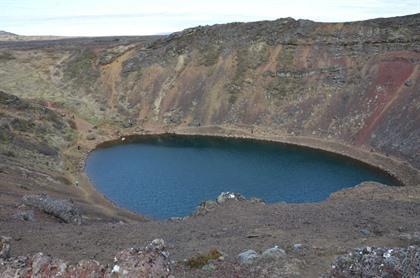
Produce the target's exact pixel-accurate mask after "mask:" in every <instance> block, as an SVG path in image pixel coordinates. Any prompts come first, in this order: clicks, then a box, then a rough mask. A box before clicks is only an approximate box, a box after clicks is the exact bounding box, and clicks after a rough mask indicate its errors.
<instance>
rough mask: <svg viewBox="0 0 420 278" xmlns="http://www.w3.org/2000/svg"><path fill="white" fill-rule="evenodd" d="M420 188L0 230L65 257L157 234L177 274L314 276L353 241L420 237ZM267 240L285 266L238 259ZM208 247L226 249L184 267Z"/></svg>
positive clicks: (372, 188)
mask: <svg viewBox="0 0 420 278" xmlns="http://www.w3.org/2000/svg"><path fill="white" fill-rule="evenodd" d="M407 196H411V197H409V198H407ZM419 196H420V189H418V188H413V187H409V188H408V187H392V188H390V187H385V186H383V185H379V184H363V185H361V186H359V187H357V188H354V189H347V190H343V191H340V192H337V193H335V194H333V196H332V197H331V198H330V199H329V200H327V201H325V202H322V203H319V204H295V205H291V204H277V205H266V204H263V203H259V202H256V203H255V202H251V201H234V200H233V201H227V202H225V203H223V204H221V205H218V206H216V207H215V208H213V209H211V210H210V211H208V212H207V213H205V214H204V215H201V216H192V217H189V218H187V219H185V220H174V221H169V220H168V221H149V222H144V223H137V224H126V223H123V222H117V223H96V224H84V225H80V226H79V225H71V224H59V223H57V222H56V221H55V219H53V218H50V219H44V218H45V217H46V216H45V215H39V216H38V215H36V216H35V217H34V219H33V220H32V221H23V220H17V219H7V220H3V221H2V223H3V224H2V225H1V226H0V234H2V235H7V236H11V237H12V245H13V250H12V255H14V256H16V255H23V254H33V253H36V252H44V253H46V254H50V255H53V256H55V257H58V258H63V259H65V260H69V261H70V262H77V261H79V260H81V259H95V260H98V261H100V262H102V263H105V264H106V263H109V264H111V263H112V260H113V256H114V254H116V253H117V252H118V251H120V250H123V249H126V248H129V247H135V246H145V245H146V244H147V243H148V242H150V241H151V240H153V239H155V238H163V239H164V240H165V242H166V243H167V251H168V252H169V254H170V255H171V259H172V260H174V261H176V262H177V264H176V267H174V268H173V274H175V276H176V277H183V276H185V277H197V276H203V277H206V276H210V275H213V276H214V277H220V275H221V274H222V273H223V275H228V276H231V275H233V274H235V273H238V275H239V274H240V276H241V277H244V276H246V275H245V274H247V275H250V273H252V272H255V271H263V270H262V269H259V268H267V270H266V271H267V273H277V272H278V273H282V274H285V273H287V271H291V273H292V272H293V273H295V274H296V275H299V276H302V277H318V276H320V275H321V274H322V273H326V272H328V271H329V269H330V266H331V264H332V262H333V260H334V258H335V257H336V256H338V255H342V254H345V253H347V252H349V251H351V250H352V249H353V248H357V247H363V246H386V247H407V246H409V245H415V244H420V242H419V240H420V238H419V234H418V232H419V227H420V218H419V217H418V215H420V198H419ZM202 214H203V213H202ZM416 233H417V234H416ZM122 235H123V236H122ZM296 244H302V245H301V246H299V245H297V247H296ZM273 246H279V247H280V248H282V249H284V250H285V251H286V254H287V259H285V260H282V262H283V261H284V264H287V266H285V265H283V264H278V263H277V264H274V265H271V264H265V263H264V261H263V262H260V261H257V262H256V263H254V264H250V265H241V264H239V261H238V257H237V256H238V254H239V253H241V252H243V251H245V250H248V249H252V250H255V251H256V252H258V253H261V252H263V251H264V250H266V249H268V248H272V247H273ZM214 248H215V249H217V250H219V251H220V252H221V253H222V254H224V260H223V261H216V262H214V263H213V265H214V269H213V267H212V268H211V270H208V269H207V270H202V269H189V268H188V267H185V266H184V264H183V263H182V262H183V261H184V260H188V259H189V258H191V257H193V256H194V255H196V254H200V253H205V252H209V251H210V250H211V249H214ZM264 271H265V270H264ZM286 276H287V275H286Z"/></svg>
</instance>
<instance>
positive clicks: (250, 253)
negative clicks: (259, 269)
mask: <svg viewBox="0 0 420 278" xmlns="http://www.w3.org/2000/svg"><path fill="white" fill-rule="evenodd" d="M238 258H239V263H241V264H250V263H252V262H254V260H255V259H257V258H258V254H257V252H255V251H254V250H247V251H245V252H242V253H240V254H239V255H238Z"/></svg>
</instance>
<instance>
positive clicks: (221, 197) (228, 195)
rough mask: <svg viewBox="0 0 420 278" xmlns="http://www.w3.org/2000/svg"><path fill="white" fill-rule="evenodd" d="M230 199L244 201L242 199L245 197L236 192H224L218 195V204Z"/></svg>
mask: <svg viewBox="0 0 420 278" xmlns="http://www.w3.org/2000/svg"><path fill="white" fill-rule="evenodd" d="M228 200H235V201H242V200H245V198H244V196H242V195H241V194H240V193H235V192H222V193H220V195H219V196H218V197H217V203H218V204H222V203H224V202H226V201H228Z"/></svg>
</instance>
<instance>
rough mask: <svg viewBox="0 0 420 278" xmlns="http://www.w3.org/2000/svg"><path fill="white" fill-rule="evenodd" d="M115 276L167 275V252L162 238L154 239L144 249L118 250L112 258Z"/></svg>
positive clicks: (168, 264)
mask: <svg viewBox="0 0 420 278" xmlns="http://www.w3.org/2000/svg"><path fill="white" fill-rule="evenodd" d="M111 272H112V274H114V276H115V277H168V276H169V274H170V260H169V254H168V252H166V251H165V242H164V241H163V239H155V240H153V241H152V242H151V243H150V244H149V245H147V246H146V248H144V249H136V248H130V249H126V250H124V251H121V252H119V253H118V254H117V255H116V256H115V259H114V266H113V268H112V271H111Z"/></svg>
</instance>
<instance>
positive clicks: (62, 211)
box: [22, 194, 82, 225]
mask: <svg viewBox="0 0 420 278" xmlns="http://www.w3.org/2000/svg"><path fill="white" fill-rule="evenodd" d="M22 200H23V203H24V204H25V205H27V206H31V207H34V208H37V209H39V210H42V211H43V212H45V213H47V214H50V215H53V216H55V217H57V218H59V219H61V220H62V221H64V222H65V223H73V224H78V225H80V224H82V214H81V211H80V209H79V208H77V207H75V206H74V204H73V203H72V202H70V201H68V200H59V199H54V198H52V197H50V196H48V195H47V194H40V195H25V196H23V198H22Z"/></svg>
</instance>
